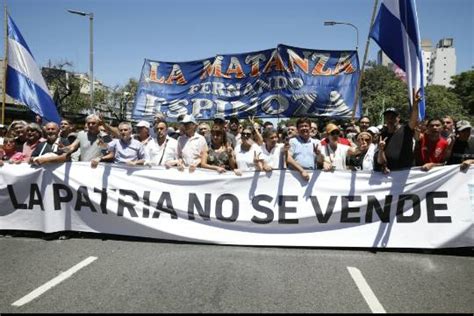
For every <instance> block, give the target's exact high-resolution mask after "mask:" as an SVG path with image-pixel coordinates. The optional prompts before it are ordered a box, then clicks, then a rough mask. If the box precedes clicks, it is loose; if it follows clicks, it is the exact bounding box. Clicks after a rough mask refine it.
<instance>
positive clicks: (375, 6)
mask: <svg viewBox="0 0 474 316" xmlns="http://www.w3.org/2000/svg"><path fill="white" fill-rule="evenodd" d="M378 3H379V0H375V2H374V9H373V11H372V18H371V19H370V25H369V34H368V35H367V42H366V44H365V52H364V59H363V61H362V68H361V70H360V76H359V80H357V88H356V95H355V98H354V106H353V110H352V121H353V120H354V117H355V114H356V112H357V106H358V105H359V94H360V84H361V81H362V77H363V76H364V69H365V63H366V62H367V53H368V52H369V44H370V30H371V28H372V25H373V24H374V20H375V13H376V12H377V4H378Z"/></svg>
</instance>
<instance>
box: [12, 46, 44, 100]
mask: <svg viewBox="0 0 474 316" xmlns="http://www.w3.org/2000/svg"><path fill="white" fill-rule="evenodd" d="M8 65H9V66H10V67H12V68H13V69H15V70H16V71H18V72H19V73H21V74H22V75H24V76H25V77H27V78H30V79H31V80H32V81H33V82H34V83H36V84H37V85H38V86H40V87H41V89H43V90H44V91H45V92H46V93H48V94H50V95H51V93H49V89H48V87H47V86H46V83H45V81H44V78H43V76H42V75H41V72H40V70H39V67H38V66H37V65H36V62H35V60H34V59H33V56H31V55H30V53H29V52H28V50H27V49H26V48H24V47H23V46H22V45H21V44H20V43H18V42H16V41H15V40H13V39H11V38H9V39H8Z"/></svg>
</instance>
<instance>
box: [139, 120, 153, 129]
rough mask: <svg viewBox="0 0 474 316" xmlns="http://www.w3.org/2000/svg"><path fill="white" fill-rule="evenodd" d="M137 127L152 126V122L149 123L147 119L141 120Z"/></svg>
mask: <svg viewBox="0 0 474 316" xmlns="http://www.w3.org/2000/svg"><path fill="white" fill-rule="evenodd" d="M137 127H146V128H150V123H148V122H147V121H140V122H138V123H137Z"/></svg>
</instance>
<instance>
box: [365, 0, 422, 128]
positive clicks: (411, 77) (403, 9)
mask: <svg viewBox="0 0 474 316" xmlns="http://www.w3.org/2000/svg"><path fill="white" fill-rule="evenodd" d="M419 34H420V32H419V30H418V16H417V13H416V6H415V3H414V0H382V4H381V5H380V8H379V11H378V14H377V18H376V20H375V22H374V24H373V25H372V29H371V31H370V37H372V38H373V39H374V40H375V41H376V42H377V44H378V45H379V46H380V48H381V49H382V50H383V52H384V53H385V54H386V55H387V56H388V57H389V58H390V59H391V60H392V61H393V62H394V63H395V64H396V65H397V66H398V67H400V68H401V69H402V70H403V71H405V73H406V79H407V84H408V94H409V97H410V105H411V106H413V100H414V96H413V92H415V93H416V94H418V96H419V97H421V100H420V102H419V103H418V117H419V119H420V120H421V119H423V118H424V117H425V92H424V84H423V58H422V55H421V49H420V36H419Z"/></svg>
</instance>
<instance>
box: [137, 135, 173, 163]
mask: <svg viewBox="0 0 474 316" xmlns="http://www.w3.org/2000/svg"><path fill="white" fill-rule="evenodd" d="M163 151H164V152H163ZM177 158H178V141H177V140H176V139H174V138H172V137H169V136H166V140H165V142H164V143H163V144H161V146H160V145H159V144H158V140H157V139H156V138H155V139H153V140H151V141H150V142H148V144H147V146H146V148H145V160H146V161H145V164H146V165H151V166H163V165H164V164H165V163H166V162H167V161H170V160H175V159H177ZM160 161H161V164H160Z"/></svg>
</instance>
